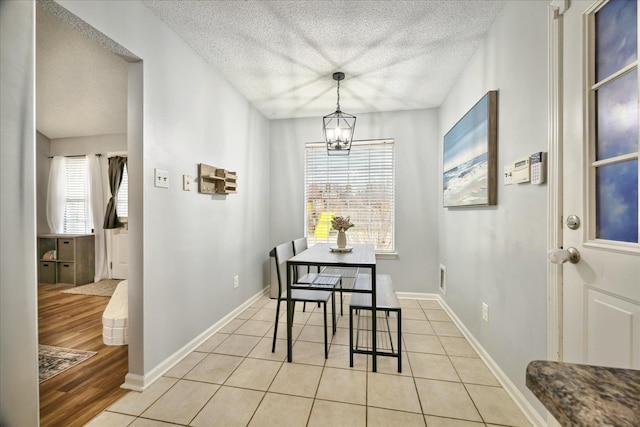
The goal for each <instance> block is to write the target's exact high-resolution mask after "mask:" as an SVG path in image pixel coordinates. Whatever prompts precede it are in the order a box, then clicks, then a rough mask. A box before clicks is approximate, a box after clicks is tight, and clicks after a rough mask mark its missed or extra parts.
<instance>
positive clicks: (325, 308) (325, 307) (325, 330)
mask: <svg viewBox="0 0 640 427" xmlns="http://www.w3.org/2000/svg"><path fill="white" fill-rule="evenodd" d="M324 358H325V359H328V358H329V346H328V344H327V302H326V301H325V302H324Z"/></svg>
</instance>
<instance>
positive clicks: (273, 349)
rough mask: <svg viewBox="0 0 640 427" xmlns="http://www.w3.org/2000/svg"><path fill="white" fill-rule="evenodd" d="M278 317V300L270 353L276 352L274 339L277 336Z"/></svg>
mask: <svg viewBox="0 0 640 427" xmlns="http://www.w3.org/2000/svg"><path fill="white" fill-rule="evenodd" d="M279 317H280V298H278V305H277V307H276V325H275V326H274V327H273V344H272V345H271V353H275V352H276V337H277V336H278V318H279Z"/></svg>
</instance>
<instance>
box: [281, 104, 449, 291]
mask: <svg viewBox="0 0 640 427" xmlns="http://www.w3.org/2000/svg"><path fill="white" fill-rule="evenodd" d="M343 102H344V107H345V109H347V107H348V99H345V100H343ZM327 108H328V109H330V108H331V106H330V105H329V106H327ZM354 135H355V138H356V139H358V140H362V139H383V138H395V141H396V148H395V150H396V225H395V233H396V252H397V253H398V257H397V259H392V260H388V259H383V260H379V261H378V265H379V267H378V270H379V271H380V272H383V273H387V274H391V275H392V276H393V282H394V285H395V286H396V288H397V289H398V290H399V291H402V292H423V293H425V292H426V293H432V292H437V289H438V278H439V270H438V269H439V266H438V202H437V200H438V199H439V198H440V191H439V186H438V150H439V148H438V147H439V146H440V142H439V141H440V140H439V136H438V111H437V110H436V109H428V110H413V111H396V112H389V113H376V114H357V122H356V130H355V134H354ZM321 140H322V120H321V118H320V117H317V118H310V119H291V120H274V121H272V122H271V188H272V191H271V205H270V206H271V207H270V209H271V236H270V242H271V245H272V246H275V245H276V244H278V243H281V242H284V241H287V240H292V239H294V238H296V237H300V236H302V235H303V233H304V185H303V184H304V144H305V143H306V142H318V141H321Z"/></svg>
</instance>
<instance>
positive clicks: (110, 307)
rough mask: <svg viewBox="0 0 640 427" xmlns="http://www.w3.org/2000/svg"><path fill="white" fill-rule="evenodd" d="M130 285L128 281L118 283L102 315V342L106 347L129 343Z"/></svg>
mask: <svg viewBox="0 0 640 427" xmlns="http://www.w3.org/2000/svg"><path fill="white" fill-rule="evenodd" d="M128 283H129V282H128V281H127V280H123V281H122V282H120V283H118V286H117V287H116V290H115V292H114V293H113V295H112V296H111V299H110V300H109V303H108V304H107V308H105V309H104V313H102V341H104V343H105V344H106V345H126V344H128V342H129V333H128V326H129V319H128V317H129V303H128V300H129V292H128V286H129V285H128Z"/></svg>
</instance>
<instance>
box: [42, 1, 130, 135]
mask: <svg viewBox="0 0 640 427" xmlns="http://www.w3.org/2000/svg"><path fill="white" fill-rule="evenodd" d="M61 18H62V17H59V16H54V15H52V14H50V13H49V12H47V11H45V10H43V9H42V8H41V7H37V8H36V129H37V130H38V131H39V132H41V133H42V134H44V135H45V136H47V137H48V138H50V139H56V138H67V137H78V136H89V135H106V134H114V133H124V132H126V130H127V62H126V61H125V60H124V59H121V58H120V57H119V56H118V55H115V54H113V53H111V52H110V51H109V50H107V49H105V48H104V47H103V46H102V45H101V44H99V43H98V42H96V41H93V40H92V39H91V38H90V37H88V35H87V34H86V33H83V32H81V31H78V29H76V28H72V27H71V26H70V24H69V22H65V21H63V20H62V19H61Z"/></svg>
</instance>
